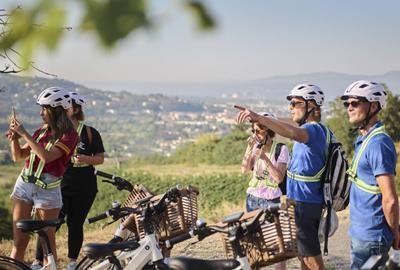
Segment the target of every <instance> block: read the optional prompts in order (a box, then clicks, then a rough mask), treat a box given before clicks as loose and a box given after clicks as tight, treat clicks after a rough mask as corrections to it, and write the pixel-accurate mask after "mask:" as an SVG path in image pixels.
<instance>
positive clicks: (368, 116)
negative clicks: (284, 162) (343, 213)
mask: <svg viewBox="0 0 400 270" xmlns="http://www.w3.org/2000/svg"><path fill="white" fill-rule="evenodd" d="M341 98H342V100H345V102H344V106H345V107H346V109H347V113H348V116H349V121H350V123H352V124H354V125H355V126H357V127H358V129H359V131H360V133H361V135H360V136H358V137H357V139H356V142H355V150H356V151H355V155H354V158H353V161H352V164H351V166H350V169H349V170H348V174H349V177H350V179H351V180H352V182H353V185H352V187H351V191H350V221H351V226H350V229H349V235H350V236H351V258H352V265H351V269H360V268H361V266H362V265H363V264H364V263H365V262H366V261H367V260H368V258H369V257H370V256H372V255H382V256H383V260H382V261H383V263H384V262H385V261H386V260H387V259H388V252H389V249H390V247H391V246H392V247H393V248H394V249H398V248H399V230H398V228H399V205H398V198H397V194H396V187H395V180H394V175H395V172H396V158H397V155H396V149H395V146H394V144H393V141H392V139H391V138H390V136H389V135H387V134H386V133H385V131H384V129H383V126H382V123H381V122H380V121H379V120H378V112H379V111H380V110H381V109H382V108H383V107H384V106H385V104H386V99H387V93H386V91H385V89H384V87H383V86H382V85H381V84H379V83H375V82H369V81H357V82H354V83H352V84H351V85H350V86H349V87H348V88H347V89H346V91H345V92H344V94H343V96H342V97H341Z"/></svg>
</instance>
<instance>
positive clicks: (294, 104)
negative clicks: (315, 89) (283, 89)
mask: <svg viewBox="0 0 400 270" xmlns="http://www.w3.org/2000/svg"><path fill="white" fill-rule="evenodd" d="M305 104H306V103H305V102H304V101H294V100H291V101H290V102H289V106H290V107H292V108H294V107H296V106H297V105H301V106H300V107H303V106H304V105H305Z"/></svg>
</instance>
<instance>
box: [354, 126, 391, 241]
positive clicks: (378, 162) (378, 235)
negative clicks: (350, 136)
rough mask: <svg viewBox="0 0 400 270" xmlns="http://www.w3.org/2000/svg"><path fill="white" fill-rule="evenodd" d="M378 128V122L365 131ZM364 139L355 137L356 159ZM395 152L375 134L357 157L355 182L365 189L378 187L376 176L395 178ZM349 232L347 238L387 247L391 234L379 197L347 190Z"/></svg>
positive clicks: (384, 139)
mask: <svg viewBox="0 0 400 270" xmlns="http://www.w3.org/2000/svg"><path fill="white" fill-rule="evenodd" d="M380 126H382V124H381V123H380V122H378V123H377V124H376V125H375V126H373V127H372V128H371V129H370V130H369V131H368V134H369V133H370V132H372V130H374V129H375V128H377V127H380ZM366 137H367V135H366V136H358V137H357V139H356V143H355V149H356V151H355V154H354V157H355V156H356V155H357V153H358V151H359V149H360V147H361V144H362V142H363V140H365V139H366ZM396 159H397V154H396V149H395V146H394V144H393V141H392V139H391V138H390V137H389V136H388V135H385V134H378V135H375V136H374V137H372V138H371V140H370V141H369V143H368V145H367V147H366V148H365V150H364V152H363V153H362V155H361V158H360V161H359V163H358V168H357V178H359V179H361V180H363V181H364V182H365V183H367V184H369V185H375V186H378V183H377V181H376V178H375V177H376V176H379V175H382V174H391V175H395V173H396ZM350 221H351V225H350V229H349V235H350V236H351V237H352V238H355V239H358V240H361V241H382V240H385V241H386V243H388V244H390V243H392V241H393V234H392V232H391V230H390V228H389V226H388V224H387V222H386V219H385V216H384V214H383V209H382V194H371V193H368V192H365V191H363V190H361V189H360V188H358V187H357V186H356V185H352V186H351V190H350Z"/></svg>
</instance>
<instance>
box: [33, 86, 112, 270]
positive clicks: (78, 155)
mask: <svg viewBox="0 0 400 270" xmlns="http://www.w3.org/2000/svg"><path fill="white" fill-rule="evenodd" d="M70 96H71V98H72V104H73V106H72V108H71V109H70V110H69V112H68V114H69V117H70V119H71V121H72V123H73V125H74V128H75V129H76V130H77V132H78V134H79V137H80V141H79V143H78V145H77V147H76V149H75V153H74V155H73V157H72V158H71V160H70V162H69V164H68V167H67V170H66V172H65V174H64V176H63V180H62V183H61V193H62V199H63V207H62V209H61V213H60V215H61V216H66V220H67V226H68V258H69V260H70V261H69V263H68V265H67V270H72V269H74V268H75V266H76V259H77V258H78V255H79V252H80V249H81V247H82V242H83V224H84V222H85V219H86V216H87V214H88V213H89V210H90V208H91V206H92V204H93V201H94V199H95V197H96V193H97V181H96V175H95V174H94V167H93V165H99V164H102V163H103V162H104V152H105V151H104V147H103V142H102V139H101V136H100V134H99V132H98V131H97V130H96V129H95V128H93V127H89V126H86V125H84V124H83V120H84V114H83V110H82V105H84V104H85V101H84V99H83V97H82V96H81V95H79V94H78V93H75V92H70ZM40 250H41V249H40V248H39V249H37V254H36V259H37V260H39V261H41V257H43V256H40V254H38V253H39V252H40Z"/></svg>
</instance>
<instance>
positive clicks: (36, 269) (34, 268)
mask: <svg viewBox="0 0 400 270" xmlns="http://www.w3.org/2000/svg"><path fill="white" fill-rule="evenodd" d="M42 267H43V266H42V262H40V261H39V260H36V259H35V260H34V261H33V262H32V264H31V269H32V270H40V269H42Z"/></svg>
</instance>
